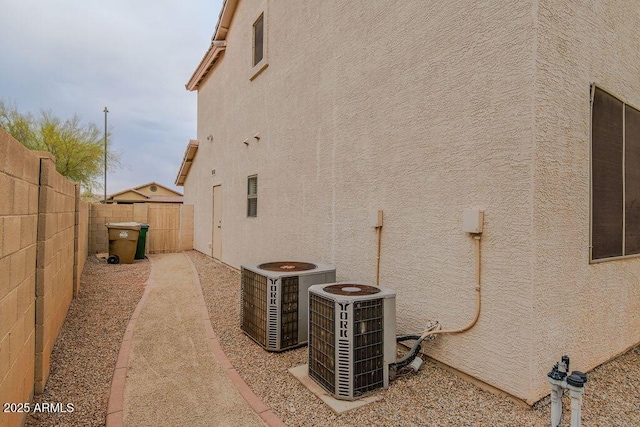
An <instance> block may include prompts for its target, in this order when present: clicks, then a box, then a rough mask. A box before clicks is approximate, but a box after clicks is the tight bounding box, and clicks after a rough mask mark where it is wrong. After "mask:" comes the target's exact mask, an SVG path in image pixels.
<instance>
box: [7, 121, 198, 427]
mask: <svg viewBox="0 0 640 427" xmlns="http://www.w3.org/2000/svg"><path fill="white" fill-rule="evenodd" d="M128 221H135V222H143V223H149V225H150V229H149V233H148V238H147V252H148V253H161V252H179V251H182V250H190V249H193V206H183V205H175V204H162V203H153V204H143V203H137V204H133V205H102V204H92V205H89V204H86V203H82V202H80V186H79V184H77V183H74V182H71V181H69V180H67V179H66V178H65V177H63V176H62V175H60V174H59V173H58V172H56V169H55V159H54V157H53V156H52V155H51V154H50V153H47V152H39V151H30V150H28V149H27V148H25V147H24V146H23V145H22V144H20V142H18V141H16V140H15V139H14V138H13V137H11V136H10V135H9V134H7V133H6V132H5V131H3V130H2V129H0V403H20V402H22V403H24V402H29V401H30V400H31V399H32V398H33V395H34V394H38V393H42V392H43V391H44V389H45V386H46V383H47V378H48V377H49V368H50V357H51V351H52V349H53V345H54V344H55V342H56V339H57V337H58V335H59V333H60V330H61V328H62V325H63V323H64V320H65V318H66V316H67V311H68V310H69V305H70V304H71V300H72V299H73V298H74V297H75V296H76V295H77V294H78V292H79V291H80V277H81V276H82V269H83V267H84V263H85V261H86V259H87V255H88V254H89V253H98V252H107V251H108V243H109V242H108V236H107V228H106V227H105V223H108V222H128ZM25 416H26V415H25V414H24V413H18V412H6V413H5V412H3V411H0V426H1V427H5V426H18V425H23V424H24V422H25Z"/></svg>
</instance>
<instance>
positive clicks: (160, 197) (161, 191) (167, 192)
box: [107, 182, 183, 204]
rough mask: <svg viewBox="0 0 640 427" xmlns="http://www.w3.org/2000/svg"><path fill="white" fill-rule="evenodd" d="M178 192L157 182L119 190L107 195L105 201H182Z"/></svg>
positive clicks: (128, 202)
mask: <svg viewBox="0 0 640 427" xmlns="http://www.w3.org/2000/svg"><path fill="white" fill-rule="evenodd" d="M182 202H183V196H182V194H181V193H180V192H178V191H175V190H172V189H171V188H169V187H166V186H164V185H162V184H158V183H157V182H148V183H146V184H142V185H139V186H137V187H133V188H129V189H126V190H122V191H119V192H117V193H114V194H112V195H110V196H109V197H107V203H127V204H130V203H182Z"/></svg>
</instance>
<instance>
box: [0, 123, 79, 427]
mask: <svg viewBox="0 0 640 427" xmlns="http://www.w3.org/2000/svg"><path fill="white" fill-rule="evenodd" d="M78 200H79V189H78V184H75V183H72V182H70V181H68V180H67V179H65V178H64V177H63V176H62V175H60V174H58V173H57V172H56V171H55V161H54V158H53V156H52V155H51V154H49V153H43V152H33V151H29V150H27V149H26V148H25V147H24V146H23V145H22V144H20V143H19V142H18V141H16V140H15V139H13V138H12V137H11V136H10V135H8V134H7V133H6V132H4V131H3V130H0V402H2V403H5V402H9V403H11V402H13V403H18V402H29V401H30V400H31V398H32V396H33V394H34V392H35V393H39V392H42V391H43V389H44V386H45V384H46V381H47V377H48V375H49V357H50V354H51V349H52V347H53V344H54V343H55V340H56V338H57V336H58V333H59V332H60V328H61V327H62V324H63V323H64V319H65V317H66V315H67V311H68V308H69V304H70V303H71V299H72V295H73V290H74V286H75V288H76V289H77V283H78V282H79V277H80V275H81V274H82V268H83V266H84V261H85V258H86V248H87V228H88V222H89V218H88V205H86V204H81V203H79V202H78ZM74 283H75V285H74ZM24 419H25V414H24V413H4V412H1V411H0V426H13V425H21V424H23V423H24Z"/></svg>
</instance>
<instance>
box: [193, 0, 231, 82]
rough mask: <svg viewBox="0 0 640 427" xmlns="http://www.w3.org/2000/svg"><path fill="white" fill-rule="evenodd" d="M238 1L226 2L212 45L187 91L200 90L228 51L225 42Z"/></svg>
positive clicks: (225, 0)
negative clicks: (202, 83)
mask: <svg viewBox="0 0 640 427" xmlns="http://www.w3.org/2000/svg"><path fill="white" fill-rule="evenodd" d="M238 1H239V0H224V3H223V4H222V10H221V11H220V15H219V16H218V23H217V24H216V29H215V31H214V32H213V37H212V38H211V45H209V48H208V49H207V51H206V52H205V54H204V56H203V58H202V60H201V61H200V63H199V64H198V66H197V67H196V69H195V71H194V72H193V74H192V75H191V78H190V79H189V81H188V82H187V84H186V85H185V87H186V88H187V90H189V91H194V90H197V89H198V87H199V86H200V82H202V80H203V79H204V78H205V77H206V76H207V74H208V73H209V70H210V69H211V67H212V66H213V64H214V63H215V62H216V60H217V59H218V57H219V56H220V54H221V53H222V52H223V51H224V50H225V49H226V43H225V40H226V38H227V33H228V32H229V26H230V25H231V20H232V19H233V15H234V14H235V11H236V8H237V6H238Z"/></svg>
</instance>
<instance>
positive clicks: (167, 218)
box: [89, 203, 193, 254]
mask: <svg viewBox="0 0 640 427" xmlns="http://www.w3.org/2000/svg"><path fill="white" fill-rule="evenodd" d="M131 221H133V222H141V223H147V224H149V230H148V232H147V248H146V253H148V254H155V253H167V252H180V251H185V250H191V249H193V206H192V205H182V204H175V203H135V204H113V205H102V204H94V205H91V214H90V224H89V230H90V233H89V234H90V235H89V253H100V252H107V251H108V250H109V240H108V235H107V228H106V226H105V224H106V223H108V222H131Z"/></svg>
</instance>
